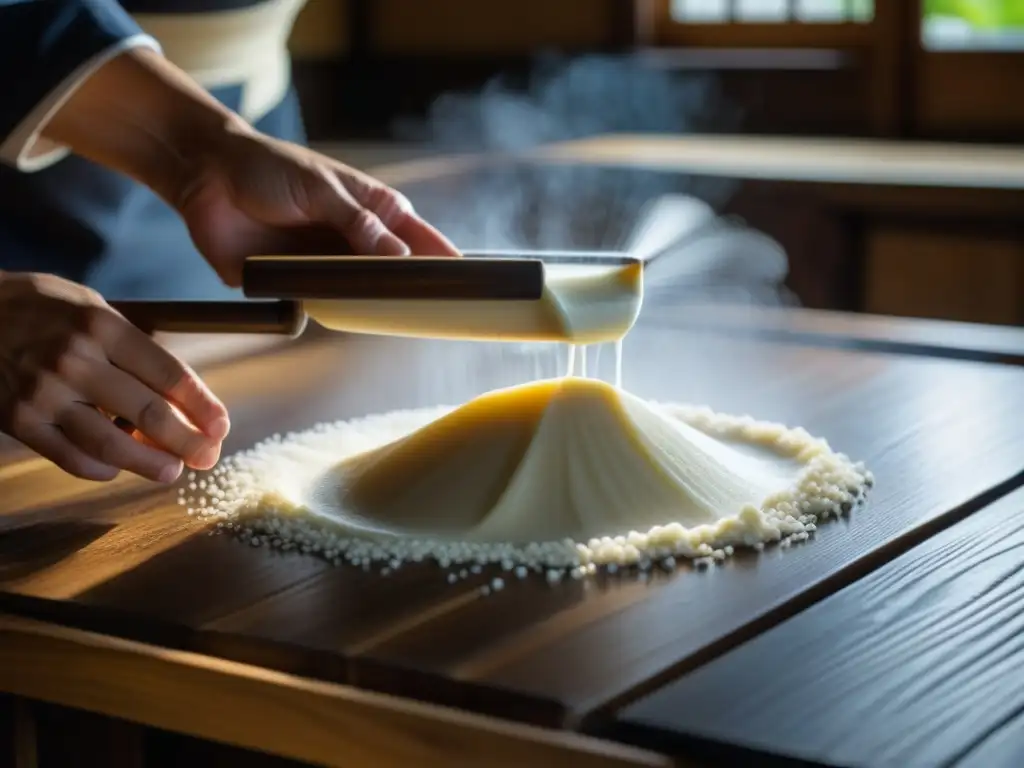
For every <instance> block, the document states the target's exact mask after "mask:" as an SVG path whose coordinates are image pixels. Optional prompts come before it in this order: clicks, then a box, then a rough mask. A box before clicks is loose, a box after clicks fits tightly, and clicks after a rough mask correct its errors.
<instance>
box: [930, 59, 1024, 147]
mask: <svg viewBox="0 0 1024 768" xmlns="http://www.w3.org/2000/svg"><path fill="white" fill-rule="evenodd" d="M915 69H916V73H917V87H916V97H917V98H916V106H917V109H916V112H917V114H916V124H917V128H918V131H919V133H920V134H922V135H925V136H938V137H946V136H950V137H963V138H967V139H982V140H984V139H999V140H1002V139H1009V140H1013V141H1015V142H1018V143H1019V142H1020V141H1021V137H1024V97H1022V94H1024V51H1022V52H1020V53H927V52H922V53H920V54H919V56H918V61H917V64H916V67H915Z"/></svg>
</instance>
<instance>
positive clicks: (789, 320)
mask: <svg viewBox="0 0 1024 768" xmlns="http://www.w3.org/2000/svg"><path fill="white" fill-rule="evenodd" d="M640 322H641V323H650V324H652V325H657V326H659V327H666V328H673V329H678V330H692V331H699V332H702V333H711V334H723V335H732V336H739V337H741V338H742V337H748V338H758V339H763V340H765V341H777V342H786V343H791V344H800V345H803V346H809V347H815V346H828V347H838V348H840V349H855V350H860V351H867V352H883V353H889V354H898V355H907V356H911V357H935V358H942V359H949V360H963V361H968V362H985V363H1000V364H1004V365H1024V329H1021V328H1018V327H1010V326H1000V325H987V324H982V323H965V322H956V321H951V320H935V319H925V318H911V317H892V316H888V315H875V314H866V313H865V314H859V313H855V312H841V311H835V310H824V309H808V308H804V307H767V306H745V305H728V304H710V305H700V304H695V305H692V306H688V307H686V308H684V309H679V308H672V307H665V308H652V309H651V310H650V311H649V312H648V313H647V314H641V316H640ZM627 338H628V337H627Z"/></svg>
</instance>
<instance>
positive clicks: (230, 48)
mask: <svg viewBox="0 0 1024 768" xmlns="http://www.w3.org/2000/svg"><path fill="white" fill-rule="evenodd" d="M304 2H305V0H263V2H258V3H253V2H245V1H244V0H208V1H206V2H204V1H202V0H125V2H123V3H122V5H123V7H124V8H125V10H127V11H128V12H129V13H131V14H132V16H133V17H134V18H135V19H136V21H137V22H138V23H139V26H141V27H142V28H143V30H145V31H146V32H147V33H149V34H151V35H152V36H153V37H155V38H156V39H157V40H158V41H159V42H160V44H161V46H162V47H163V49H164V54H165V56H167V58H168V59H170V60H171V61H173V62H174V63H175V64H177V65H178V66H179V67H181V68H182V69H184V70H185V71H186V72H188V73H189V74H190V75H191V76H192V77H193V78H195V79H196V80H197V81H198V82H199V83H200V84H202V85H203V86H204V87H206V88H207V89H208V90H209V91H210V92H211V93H212V94H213V95H214V96H216V97H217V98H218V99H219V100H220V101H221V102H222V103H224V104H225V105H226V106H228V107H230V108H231V109H234V110H235V111H237V112H239V114H241V115H242V116H243V117H245V118H246V119H247V120H249V121H250V122H252V123H253V124H254V125H256V126H257V127H258V128H259V129H260V130H262V131H264V132H266V133H268V134H270V135H273V136H276V137H277V138H283V139H289V140H292V141H299V142H302V141H304V140H305V135H304V131H303V127H302V121H301V116H300V113H299V108H298V103H297V100H296V98H295V94H294V92H293V91H292V90H291V88H290V82H291V76H290V64H289V58H288V53H287V41H288V37H289V35H290V32H291V27H292V24H293V21H294V18H295V16H296V15H297V14H298V12H299V10H301V7H302V4H303V3H304ZM0 269H9V270H20V271H35V272H50V273H54V274H59V275H61V276H63V277H67V278H68V279H72V280H76V281H78V282H83V283H86V284H88V285H90V286H92V287H94V288H96V289H97V290H99V291H100V292H101V293H103V294H104V295H105V296H107V297H108V298H112V299H116V298H219V297H222V296H225V295H231V293H232V292H229V291H227V289H225V288H224V287H223V286H221V285H220V283H219V281H218V280H217V278H216V276H215V275H214V273H213V271H212V270H211V269H210V268H209V267H208V266H207V265H206V263H205V262H204V261H203V260H202V259H201V258H200V257H199V255H198V254H197V253H196V252H195V249H194V247H193V246H192V243H191V239H190V238H189V235H188V232H187V230H186V228H185V226H184V225H183V224H182V222H181V221H180V219H179V218H178V216H177V215H176V214H175V212H174V211H173V210H171V209H170V208H169V207H168V206H167V205H166V204H165V203H164V202H163V201H162V200H160V199H159V198H158V197H156V195H154V194H153V193H152V192H151V191H150V190H148V189H146V188H145V187H143V186H141V185H139V184H137V183H135V182H133V181H131V180H130V179H127V178H126V177H124V176H121V175H120V174H117V173H114V172H111V171H108V170H106V169H104V168H102V167H100V166H97V165H95V164H93V163H90V162H88V161H86V160H83V159H81V158H78V157H74V156H71V157H68V158H66V159H64V160H62V161H61V162H59V163H57V164H56V165H53V166H51V167H49V168H46V169H43V170H41V171H38V172H36V173H31V174H25V173H20V172H18V171H15V170H14V169H11V168H7V167H0Z"/></svg>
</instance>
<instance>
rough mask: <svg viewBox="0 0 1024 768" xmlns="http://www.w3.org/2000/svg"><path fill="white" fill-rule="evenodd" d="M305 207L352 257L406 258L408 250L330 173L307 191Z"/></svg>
mask: <svg viewBox="0 0 1024 768" xmlns="http://www.w3.org/2000/svg"><path fill="white" fill-rule="evenodd" d="M309 208H310V211H309V213H310V215H311V216H312V217H313V218H314V219H315V220H316V221H320V222H323V223H325V224H329V225H330V226H332V227H333V228H334V229H336V230H337V231H338V232H339V233H340V234H341V235H342V237H344V238H345V240H346V241H348V244H349V245H350V246H351V248H352V250H353V251H354V252H355V254H356V255H365V256H408V255H409V247H408V246H407V245H406V244H405V243H403V242H402V241H401V240H400V239H399V238H398V237H397V236H396V235H395V234H394V233H393V232H391V230H389V229H388V228H387V227H386V226H385V225H384V222H382V221H381V219H380V217H379V216H378V215H377V214H376V213H374V211H373V209H371V208H369V207H367V206H366V205H365V204H364V203H363V202H361V201H360V200H359V199H357V198H356V197H355V196H354V195H353V194H352V193H351V192H349V190H348V189H347V188H346V186H345V184H343V183H342V181H340V180H339V179H337V178H335V177H334V176H332V175H330V174H325V175H324V183H323V184H322V185H318V186H317V187H316V188H315V190H314V191H312V192H311V194H310V200H309Z"/></svg>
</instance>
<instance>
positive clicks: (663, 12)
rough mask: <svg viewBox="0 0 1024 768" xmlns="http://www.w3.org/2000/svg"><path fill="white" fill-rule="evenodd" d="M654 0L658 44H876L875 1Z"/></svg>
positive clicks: (799, 45)
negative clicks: (874, 32) (874, 30)
mask: <svg viewBox="0 0 1024 768" xmlns="http://www.w3.org/2000/svg"><path fill="white" fill-rule="evenodd" d="M904 1H905V0H890V2H904ZM650 2H652V4H653V5H654V7H655V9H656V11H655V14H654V16H653V20H654V24H653V26H652V30H653V32H654V37H655V38H656V40H655V42H656V44H658V45H669V46H680V47H697V48H856V47H862V46H865V45H870V44H871V39H872V38H871V35H872V31H873V26H874V24H873V22H874V16H875V3H874V0H650Z"/></svg>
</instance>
